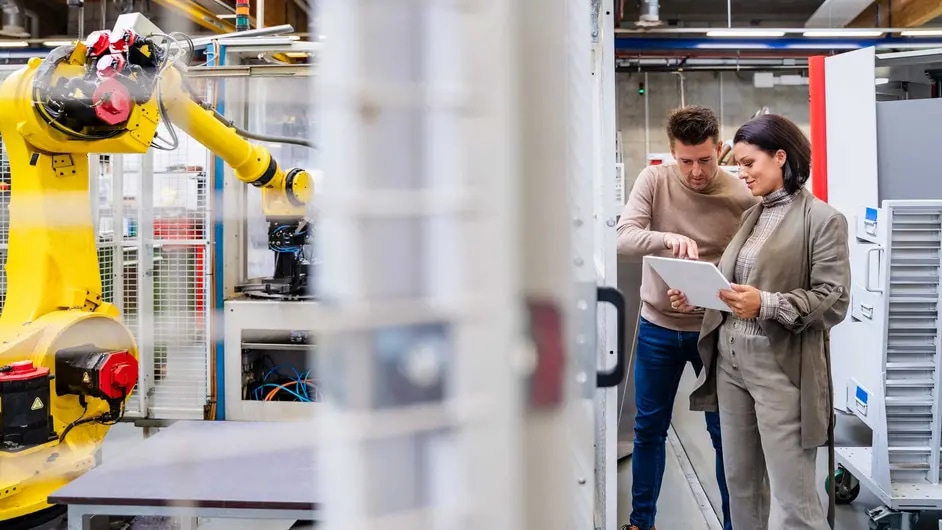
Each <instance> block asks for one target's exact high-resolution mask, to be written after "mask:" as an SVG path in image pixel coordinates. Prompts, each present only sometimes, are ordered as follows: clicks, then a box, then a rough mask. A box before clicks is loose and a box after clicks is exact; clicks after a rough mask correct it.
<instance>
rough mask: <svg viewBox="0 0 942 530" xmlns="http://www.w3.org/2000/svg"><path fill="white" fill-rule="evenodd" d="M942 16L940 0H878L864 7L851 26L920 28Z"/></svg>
mask: <svg viewBox="0 0 942 530" xmlns="http://www.w3.org/2000/svg"><path fill="white" fill-rule="evenodd" d="M940 16H942V2H939V1H938V0H893V1H892V2H891V1H889V0H877V1H876V2H873V3H871V4H870V5H869V6H868V7H867V8H866V9H864V10H863V11H862V12H861V13H860V14H859V15H857V17H856V18H854V19H853V20H852V21H851V22H850V23H849V24H848V26H849V27H862V26H867V27H870V26H874V25H877V26H889V25H891V24H892V25H893V26H895V27H900V28H918V27H920V26H924V25H926V24H928V23H929V22H931V21H932V20H935V19H936V18H939V17H940Z"/></svg>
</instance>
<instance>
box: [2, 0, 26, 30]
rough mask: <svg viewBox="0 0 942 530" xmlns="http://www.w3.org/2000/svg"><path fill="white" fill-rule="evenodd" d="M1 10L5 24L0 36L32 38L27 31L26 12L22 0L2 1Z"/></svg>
mask: <svg viewBox="0 0 942 530" xmlns="http://www.w3.org/2000/svg"><path fill="white" fill-rule="evenodd" d="M0 10H2V23H3V27H2V29H0V35H3V36H5V37H18V38H23V37H29V36H30V34H29V30H27V29H26V12H25V10H24V9H23V5H22V0H0Z"/></svg>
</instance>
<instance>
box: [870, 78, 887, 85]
mask: <svg viewBox="0 0 942 530" xmlns="http://www.w3.org/2000/svg"><path fill="white" fill-rule="evenodd" d="M889 82H890V80H889V78H886V77H878V78H876V79H874V80H873V84H874V85H885V84H887V83H889Z"/></svg>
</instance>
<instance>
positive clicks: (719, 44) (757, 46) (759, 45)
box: [697, 42, 769, 50]
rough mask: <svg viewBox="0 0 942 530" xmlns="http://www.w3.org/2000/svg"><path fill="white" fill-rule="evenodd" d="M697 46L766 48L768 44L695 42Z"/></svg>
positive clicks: (712, 47)
mask: <svg viewBox="0 0 942 530" xmlns="http://www.w3.org/2000/svg"><path fill="white" fill-rule="evenodd" d="M697 48H700V49H704V50H766V49H768V48H769V45H768V44H756V43H752V42H750V43H740V42H729V43H726V42H724V43H719V42H717V43H715V44H713V43H709V42H705V43H703V44H697Z"/></svg>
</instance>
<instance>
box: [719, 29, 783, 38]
mask: <svg viewBox="0 0 942 530" xmlns="http://www.w3.org/2000/svg"><path fill="white" fill-rule="evenodd" d="M784 35H785V32H784V31H768V30H749V29H717V30H712V31H708V32H707V37H740V38H741V37H782V36H784Z"/></svg>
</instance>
